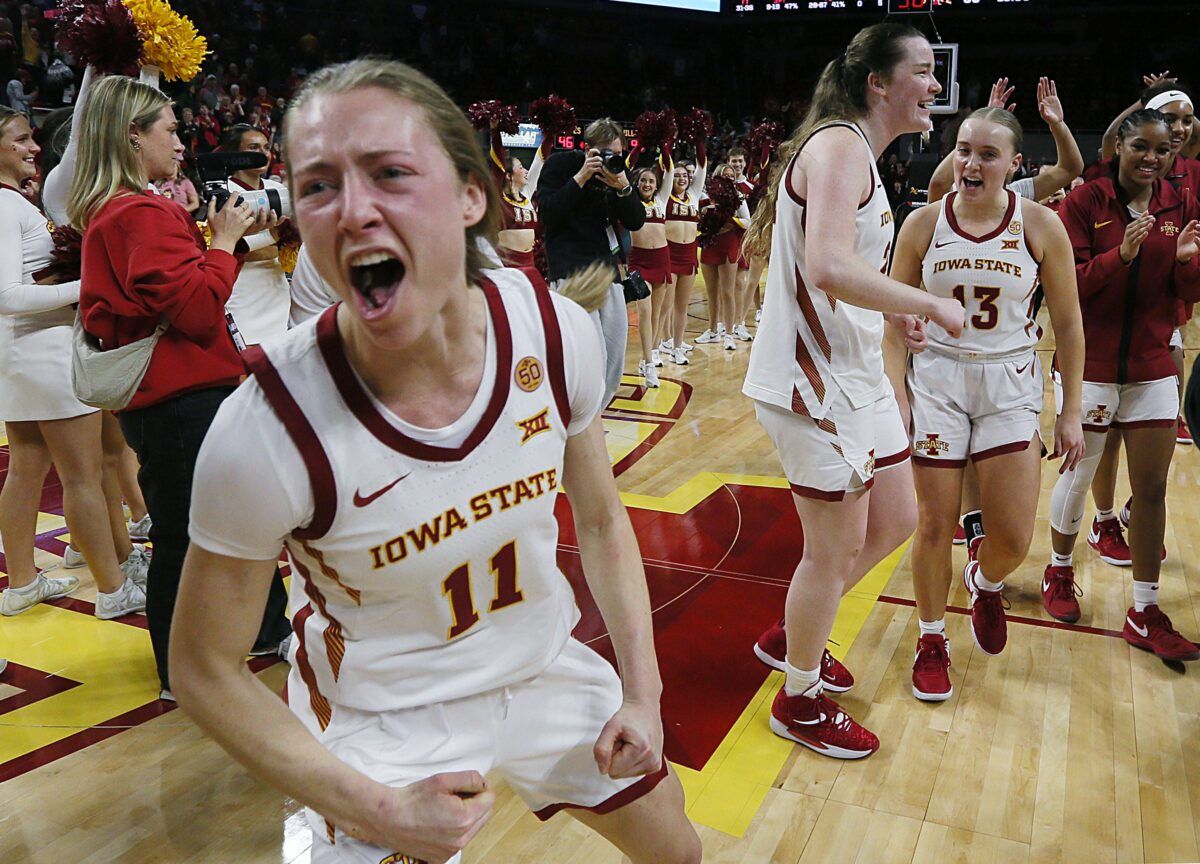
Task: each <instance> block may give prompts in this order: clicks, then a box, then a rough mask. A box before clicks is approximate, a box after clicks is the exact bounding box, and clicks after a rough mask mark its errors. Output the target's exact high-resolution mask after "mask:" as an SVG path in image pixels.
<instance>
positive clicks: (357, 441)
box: [171, 59, 700, 864]
mask: <svg viewBox="0 0 1200 864" xmlns="http://www.w3.org/2000/svg"><path fill="white" fill-rule="evenodd" d="M364 124H365V128H364ZM351 125H354V126H355V128H358V129H360V130H361V132H362V134H361V135H356V136H346V135H345V134H344V130H345V129H347V128H350V126H351ZM286 127H287V131H288V135H287V141H288V145H287V157H288V167H289V169H290V170H289V172H288V173H289V176H290V178H291V182H292V183H293V188H294V191H295V193H296V194H295V198H294V200H295V202H296V204H295V210H296V218H297V219H298V221H299V224H300V228H301V230H302V231H303V232H304V234H305V236H306V237H307V238H308V240H307V246H308V248H309V250H310V254H311V256H312V259H313V263H314V264H315V265H316V268H317V270H318V271H319V272H320V273H321V275H322V277H323V278H324V279H325V280H326V281H327V282H329V283H330V285H332V286H333V288H334V290H335V291H336V292H337V294H338V296H339V297H340V299H341V301H342V302H341V303H339V304H338V305H336V306H334V307H332V308H331V309H329V310H327V311H326V312H325V313H322V315H321V316H320V317H318V318H316V319H313V320H311V321H309V322H307V323H305V324H303V325H301V326H299V327H297V328H295V329H293V330H291V331H289V333H288V334H287V336H286V337H285V338H282V339H279V340H275V341H273V342H271V343H269V344H268V346H266V347H265V349H262V350H259V351H258V352H256V353H254V354H252V355H251V357H250V359H249V365H250V367H251V370H252V372H253V375H252V377H251V379H250V380H248V381H246V382H245V384H244V385H243V386H242V387H241V388H239V390H238V391H237V392H236V393H235V394H233V395H232V396H231V397H230V398H229V399H228V400H227V402H226V403H225V405H224V406H223V407H222V410H221V412H220V414H219V415H218V416H217V418H216V420H215V422H214V424H213V433H212V434H211V435H209V436H208V438H207V439H206V441H205V446H204V448H203V451H202V453H201V455H200V459H199V464H198V466H197V469H196V480H195V491H194V493H193V505H194V506H193V510H192V524H191V534H192V539H193V541H194V542H193V545H192V548H191V550H190V552H189V556H188V561H187V566H186V572H185V574H184V579H183V586H182V589H181V592H180V596H179V614H178V615H177V616H176V618H175V621H176V627H175V631H174V633H173V634H172V639H171V650H172V654H173V662H174V663H175V664H176V665H175V666H174V668H173V672H174V673H175V674H174V677H173V682H174V683H175V688H176V696H177V698H178V699H179V702H180V704H181V705H182V706H183V707H184V708H185V709H186V710H188V711H189V712H191V714H192V715H193V716H194V717H195V718H196V720H197V722H198V723H199V724H200V725H201V726H202V727H203V728H204V729H205V730H206V731H207V732H208V733H209V734H211V735H212V736H213V737H215V738H216V739H217V740H218V741H219V742H220V743H221V744H222V746H224V747H225V748H227V749H228V750H229V751H230V752H231V753H233V755H234V756H236V757H237V758H238V759H240V760H241V761H242V762H244V763H245V764H246V765H247V766H248V767H249V768H250V769H251V770H252V771H253V772H254V773H255V774H256V775H258V776H259V777H261V778H263V779H265V780H267V781H269V782H272V783H274V784H275V785H277V786H279V787H280V788H281V789H283V790H284V791H285V792H286V793H287V794H289V795H292V796H293V797H295V798H296V799H298V800H300V801H302V802H304V803H305V804H306V805H308V806H309V807H310V808H311V809H310V813H309V819H310V823H311V824H312V825H313V827H314V829H315V830H314V832H313V833H314V837H313V849H312V860H313V862H314V864H327V862H354V864H378V862H380V861H383V860H387V861H401V860H415V859H423V860H426V861H437V862H445V861H447V860H448V859H450V860H458V856H457V853H458V851H459V850H461V849H462V848H463V847H464V846H465V845H466V844H467V843H468V842H469V841H470V840H471V838H472V837H473V836H474V835H475V834H476V833H477V832H478V831H479V830H480V828H482V826H483V825H484V823H485V822H486V821H487V819H488V817H489V816H490V814H491V808H492V804H493V801H494V796H493V793H492V790H491V787H490V785H489V781H488V780H487V779H485V776H486V775H487V774H489V773H490V772H493V771H494V772H495V773H496V775H497V776H500V777H503V778H504V779H505V780H506V781H507V783H508V784H509V786H511V787H512V788H513V789H514V790H515V791H516V793H517V795H519V796H520V797H521V798H522V799H523V800H524V801H525V803H526V804H527V805H528V806H529V807H530V808H531V809H532V810H534V811H535V812H536V813H537V815H538V816H539V817H541V818H543V819H545V818H549V817H550V816H551V815H552V814H554V813H555V812H557V811H558V810H560V809H564V808H567V809H569V812H570V813H571V814H572V815H574V816H575V817H576V818H578V819H579V820H580V821H582V822H583V823H585V824H586V825H588V826H589V827H591V828H592V829H594V830H595V831H597V832H599V833H600V834H602V835H603V836H605V837H606V838H608V839H609V840H611V841H612V842H613V843H614V844H615V845H616V846H617V847H618V848H619V849H620V850H621V851H622V852H623V853H624V854H625V855H627V856H628V857H629V858H630V859H632V860H633V861H634V862H636V864H651V862H654V864H698V862H699V861H700V842H699V839H698V838H697V836H696V833H695V831H694V830H693V829H692V827H691V825H690V824H689V823H688V821H687V818H686V816H684V812H683V790H682V787H681V786H680V784H679V780H678V778H677V777H676V776H675V775H674V773H673V772H672V771H671V770H670V768H669V767H668V766H667V765H666V763H665V762H664V761H663V758H662V741H663V731H662V722H661V719H660V714H659V706H658V702H659V697H660V694H661V681H660V679H659V674H658V668H657V663H656V660H655V653H654V642H653V633H652V625H651V619H650V606H649V600H648V596H647V590H646V583H645V574H644V573H643V572H642V564H641V558H640V555H639V554H638V550H637V542H636V540H635V538H634V536H633V532H632V528H631V526H630V524H629V518H628V515H627V514H626V513H625V509H624V507H623V506H622V505H621V501H620V497H619V496H618V494H617V489H616V484H615V482H614V481H613V478H612V469H611V465H610V462H609V459H608V455H607V451H606V450H605V446H604V430H603V427H602V425H601V421H600V418H599V412H600V407H601V399H602V397H603V389H604V381H603V359H602V357H603V354H602V349H601V346H600V343H599V340H598V339H597V336H596V331H595V326H594V325H593V324H592V322H591V320H590V319H589V317H588V316H587V314H586V313H585V312H584V311H583V310H582V309H581V308H580V307H579V306H577V305H575V304H574V303H572V301H570V300H569V299H567V298H566V297H562V296H557V295H552V294H551V293H550V292H549V290H548V289H547V288H546V287H545V285H544V284H542V285H537V286H535V285H533V284H531V283H530V280H529V278H528V277H527V276H526V275H525V274H524V272H523V271H520V270H514V269H488V268H487V265H486V263H485V261H484V260H483V258H482V256H481V253H480V252H479V251H478V249H477V247H476V245H475V242H474V241H475V240H476V238H477V237H478V236H480V235H486V234H488V233H490V232H491V231H492V230H494V226H495V224H496V222H497V221H498V216H499V214H498V207H497V201H496V198H495V193H494V191H493V190H492V188H491V184H490V182H489V180H488V175H487V172H488V169H487V167H486V164H485V162H484V159H483V154H482V153H481V152H480V150H479V148H478V146H477V144H476V142H475V136H474V134H473V133H472V131H471V128H470V126H469V124H468V123H467V121H466V118H465V117H464V116H463V115H462V113H461V111H459V109H458V108H457V107H456V106H455V105H454V103H453V102H452V101H451V100H450V98H449V97H448V96H447V95H446V94H445V92H444V91H442V90H441V89H440V88H439V87H438V86H437V85H436V84H434V83H433V82H432V81H430V80H429V79H428V78H426V77H425V76H424V75H422V74H421V73H419V72H416V71H415V70H413V69H411V68H410V67H408V66H405V65H403V64H401V63H397V62H388V61H379V60H369V59H364V60H356V61H352V62H350V63H345V64H341V65H338V66H332V67H327V68H325V69H323V70H321V71H319V72H317V73H315V74H314V75H313V76H312V77H310V78H309V79H308V81H307V83H306V84H305V87H304V89H303V90H302V91H301V92H300V93H299V94H298V95H297V97H296V98H295V99H294V100H293V102H292V103H291V106H290V108H289V112H288V116H287V120H286ZM592 272H593V273H595V274H598V277H599V279H598V281H599V283H600V284H599V287H600V290H601V291H602V292H603V294H604V296H605V297H607V296H608V287H609V283H610V281H611V276H610V274H609V272H608V270H607V268H604V270H603V272H600V271H598V270H593V271H592ZM567 346H569V349H570V350H566V349H567ZM560 487H561V488H564V489H566V490H568V492H567V494H568V496H569V499H570V501H571V502H572V505H573V508H574V519H575V524H576V531H577V534H578V537H579V546H580V551H581V554H582V558H583V565H584V571H585V573H586V574H587V579H588V584H589V587H590V589H591V591H592V593H593V595H594V596H595V599H596V602H597V605H598V607H599V609H600V611H601V614H602V615H603V617H604V620H605V622H606V624H607V626H608V628H609V633H610V635H611V637H612V641H613V647H614V651H615V654H616V657H617V663H618V665H619V667H620V673H621V677H620V678H618V676H617V674H616V673H615V672H614V671H613V669H612V667H611V666H610V665H609V664H608V663H607V662H606V661H605V660H603V659H602V658H601V657H600V656H599V655H598V654H595V653H594V652H592V651H591V650H590V649H588V648H587V647H585V646H584V645H583V644H582V643H580V642H578V641H575V640H573V639H572V638H571V631H572V629H573V627H574V625H575V623H576V622H577V620H578V617H579V613H578V610H577V609H576V607H575V602H574V594H573V592H572V590H571V586H570V584H569V583H568V582H567V580H566V578H565V577H564V576H563V575H562V573H560V572H559V570H558V567H557V564H556V560H555V554H556V548H557V538H558V523H557V521H556V519H555V515H554V503H555V499H556V497H557V492H558V490H559V488H560ZM283 545H286V547H287V549H288V552H289V555H290V557H291V560H292V562H293V565H294V575H293V577H292V578H293V583H292V588H293V601H294V606H295V607H296V609H297V612H296V615H295V618H294V622H293V626H294V629H295V631H296V640H295V647H294V649H293V652H292V658H291V659H292V661H293V663H294V666H293V671H294V674H293V675H292V676H291V678H290V679H289V681H288V696H289V699H288V701H289V705H290V709H291V710H290V711H289V708H288V706H285V705H284V704H283V703H282V702H281V701H280V700H279V699H278V698H277V697H276V696H275V695H274V694H273V693H271V692H270V690H268V689H267V688H266V687H265V686H264V685H263V684H262V683H261V682H259V681H258V680H257V679H256V678H255V677H254V676H253V675H252V674H248V672H247V671H246V666H245V663H244V654H245V649H246V647H248V646H247V645H245V644H243V643H245V642H246V640H247V639H253V632H254V631H255V630H257V626H258V625H257V620H258V612H257V611H256V609H261V607H262V603H263V600H264V598H265V596H266V590H267V586H268V584H269V582H270V576H271V573H272V571H273V569H274V559H275V558H276V557H277V555H278V553H279V550H280V547H281V546H283ZM293 712H294V713H293Z"/></svg>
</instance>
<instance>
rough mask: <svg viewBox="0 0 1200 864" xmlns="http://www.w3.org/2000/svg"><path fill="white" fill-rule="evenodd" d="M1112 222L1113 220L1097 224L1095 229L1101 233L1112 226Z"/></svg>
mask: <svg viewBox="0 0 1200 864" xmlns="http://www.w3.org/2000/svg"><path fill="white" fill-rule="evenodd" d="M1112 221H1113V220H1111V219H1109V220H1108V221H1107V222H1097V223H1096V224H1095V225H1094V226H1093V227H1094V228H1095V230H1097V231H1099V230H1100V229H1101V228H1103V227H1104V226H1105V225H1111V224H1112Z"/></svg>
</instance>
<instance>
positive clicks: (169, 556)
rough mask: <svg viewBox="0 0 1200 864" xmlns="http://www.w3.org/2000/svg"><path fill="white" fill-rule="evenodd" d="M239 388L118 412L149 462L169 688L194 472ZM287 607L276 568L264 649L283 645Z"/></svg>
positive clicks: (152, 579)
mask: <svg viewBox="0 0 1200 864" xmlns="http://www.w3.org/2000/svg"><path fill="white" fill-rule="evenodd" d="M232 392H233V388H232V387H212V388H209V389H206V390H193V391H191V392H189V393H184V394H182V395H180V396H175V397H173V398H171V399H167V400H166V401H165V402H159V403H158V404H156V405H149V406H147V407H145V408H138V409H135V410H132V411H123V412H121V413H120V414H119V415H118V417H119V418H120V421H121V431H122V432H124V433H125V440H126V441H128V442H129V446H130V447H132V448H133V451H134V452H135V453H136V454H137V457H138V462H139V463H140V465H141V467H140V468H139V470H138V483H139V484H140V485H141V487H142V494H143V495H145V497H146V509H147V510H148V511H149V512H150V521H151V523H152V524H151V528H150V541H151V542H152V543H153V544H154V554H153V555H152V556H151V558H150V575H149V582H148V583H147V587H146V619H147V621H148V623H149V625H150V643H151V645H152V646H153V648H154V662H155V665H156V666H157V667H158V677H159V680H160V681H161V682H162V687H163V689H164V690H169V689H171V678H170V675H169V674H168V670H167V645H168V639H169V637H170V635H171V618H172V616H173V615H174V613H175V598H176V596H177V595H178V594H179V578H180V574H181V573H182V570H183V559H184V557H185V556H186V555H187V550H188V514H189V510H190V509H191V503H192V474H193V473H194V472H195V470H196V458H197V457H198V456H199V454H200V444H201V443H202V442H203V441H204V436H205V434H206V433H207V432H208V427H209V425H210V424H211V423H212V421H213V417H215V416H216V414H217V409H218V408H219V407H221V402H223V401H224V400H225V397H227V396H228V395H229V394H230V393H232ZM286 613H287V591H286V589H285V588H284V587H283V579H282V577H281V576H280V573H279V570H278V569H276V571H275V578H274V579H273V580H272V582H271V591H270V594H269V595H268V598H267V608H266V610H265V612H264V613H263V623H262V627H261V628H260V630H259V632H258V640H257V641H256V643H255V648H256V649H265V648H270V647H273V646H275V645H278V644H279V642H280V640H282V639H283V638H284V637H285V636H287V634H288V629H289V625H288V621H287V617H286Z"/></svg>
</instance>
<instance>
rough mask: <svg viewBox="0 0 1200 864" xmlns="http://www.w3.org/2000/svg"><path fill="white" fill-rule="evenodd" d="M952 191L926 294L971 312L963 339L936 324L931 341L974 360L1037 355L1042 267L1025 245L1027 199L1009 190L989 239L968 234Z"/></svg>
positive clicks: (926, 266) (928, 263)
mask: <svg viewBox="0 0 1200 864" xmlns="http://www.w3.org/2000/svg"><path fill="white" fill-rule="evenodd" d="M957 196H958V193H957V192H951V193H950V194H949V195H947V196H946V197H945V198H943V199H942V203H941V210H940V212H939V213H938V220H937V227H936V228H934V231H933V240H932V241H930V244H929V250H928V251H927V252H926V253H925V260H924V261H923V262H922V265H921V280H922V281H923V282H924V283H925V290H926V291H928V292H929V293H930V294H934V295H936V296H938V297H953V298H955V299H956V300H958V301H959V302H960V303H962V304H963V306H964V307H965V308H966V310H967V326H966V327H964V328H963V333H962V336H961V337H960V338H958V339H955V338H953V337H952V336H950V334H948V333H947V332H946V331H945V330H944V329H942V328H941V327H939V326H938V325H937V324H935V323H934V322H932V321H930V322H929V323H928V324H927V325H926V328H927V332H928V334H929V340H930V341H931V342H932V343H933V344H934V346H935V347H936V348H938V349H940V350H942V351H943V352H945V353H947V354H952V355H955V356H961V357H964V358H965V357H969V356H971V355H985V356H988V357H993V358H995V357H1007V356H1018V355H1021V354H1025V353H1028V352H1029V351H1032V350H1033V349H1034V347H1035V346H1036V345H1037V343H1038V340H1039V339H1040V338H1041V336H1042V330H1041V328H1040V327H1039V326H1038V324H1037V322H1036V321H1035V320H1034V308H1033V307H1034V291H1035V289H1036V288H1037V285H1038V270H1039V268H1038V262H1037V261H1036V260H1035V259H1034V257H1033V255H1032V253H1030V251H1029V245H1028V243H1027V242H1026V240H1025V221H1024V219H1023V218H1022V214H1021V207H1022V202H1021V197H1020V196H1019V195H1017V194H1016V193H1014V192H1013V191H1012V190H1009V191H1008V210H1007V211H1006V212H1005V214H1004V218H1003V219H1001V220H1000V224H999V226H997V228H996V229H995V230H994V231H992V232H990V233H988V234H986V235H985V236H983V237H976V236H974V235H971V234H968V233H967V232H966V231H964V230H962V228H961V227H959V225H958V222H957V220H956V219H955V218H954V209H953V202H954V199H955V198H956V197H957Z"/></svg>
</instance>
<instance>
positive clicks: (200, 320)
mask: <svg viewBox="0 0 1200 864" xmlns="http://www.w3.org/2000/svg"><path fill="white" fill-rule="evenodd" d="M241 266H242V262H241V259H240V258H238V257H236V256H233V255H230V254H229V253H227V252H222V251H220V250H217V249H206V248H205V245H204V237H203V236H202V235H201V234H200V229H199V228H197V227H196V223H195V222H194V221H192V217H191V216H190V215H189V214H188V212H187V211H186V210H184V209H183V208H182V207H180V206H179V205H178V204H177V203H175V202H174V201H172V200H170V199H169V198H163V197H161V196H159V195H155V194H154V193H152V192H142V193H140V194H136V195H123V196H120V197H118V198H113V199H112V200H110V201H109V202H108V203H107V204H105V205H104V206H103V207H101V208H100V211H99V212H98V213H97V214H96V215H95V216H94V217H93V218H92V220H91V223H90V224H89V225H88V228H87V231H86V232H85V233H84V236H83V270H82V288H81V290H80V292H79V313H80V316H81V318H82V320H83V329H84V330H86V331H87V332H88V333H90V334H92V335H93V336H95V337H96V338H98V339H99V340H100V344H101V345H102V346H103V347H105V348H119V347H120V346H122V345H127V344H129V343H130V342H134V341H136V340H138V339H141V338H142V337H144V336H149V335H150V334H151V333H153V332H154V328H155V327H156V326H157V325H158V321H159V318H160V316H161V317H165V318H166V320H167V322H168V323H169V324H170V326H169V327H168V328H167V329H166V331H165V332H164V333H163V335H162V338H161V339H159V341H158V344H157V345H156V346H155V347H154V355H153V356H152V357H151V359H150V367H149V369H147V370H146V377H145V378H143V379H142V383H141V386H140V387H138V390H137V393H136V394H134V397H133V401H132V402H130V403H129V405H128V406H127V408H129V409H133V408H145V407H146V406H147V405H154V404H155V403H157V402H162V401H163V400H165V399H169V398H171V397H173V396H178V395H180V394H181V393H186V392H187V391H189V390H198V389H201V388H204V387H220V386H227V385H228V386H233V385H236V384H237V383H238V381H239V380H240V379H241V376H242V375H243V374H244V372H245V368H244V366H243V364H242V358H241V354H240V353H239V352H238V350H237V348H236V347H235V346H234V344H233V338H232V337H231V336H230V335H229V329H228V327H227V325H226V323H225V301H226V300H228V299H229V295H230V294H231V293H232V292H233V283H234V280H235V279H237V274H238V270H239V269H241Z"/></svg>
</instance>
